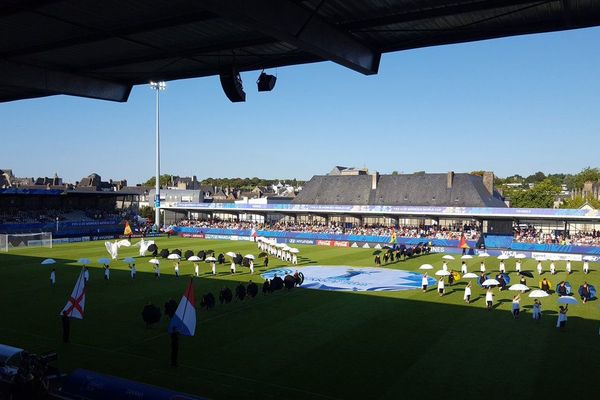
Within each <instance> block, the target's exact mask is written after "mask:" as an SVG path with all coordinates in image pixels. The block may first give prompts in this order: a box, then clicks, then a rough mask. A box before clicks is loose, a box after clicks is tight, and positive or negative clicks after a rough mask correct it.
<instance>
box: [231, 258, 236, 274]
mask: <svg viewBox="0 0 600 400" xmlns="http://www.w3.org/2000/svg"><path fill="white" fill-rule="evenodd" d="M230 270H231V273H232V274H235V261H234V260H231V267H230Z"/></svg>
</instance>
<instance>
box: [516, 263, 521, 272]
mask: <svg viewBox="0 0 600 400" xmlns="http://www.w3.org/2000/svg"><path fill="white" fill-rule="evenodd" d="M515 269H516V270H517V272H521V261H520V260H517V262H516V263H515Z"/></svg>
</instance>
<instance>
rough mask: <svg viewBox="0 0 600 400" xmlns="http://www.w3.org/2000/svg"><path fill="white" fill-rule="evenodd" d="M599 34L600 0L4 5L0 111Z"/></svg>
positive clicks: (141, 0)
mask: <svg viewBox="0 0 600 400" xmlns="http://www.w3.org/2000/svg"><path fill="white" fill-rule="evenodd" d="M596 25H600V2H598V1H597V0H548V1H543V0H541V1H531V0H528V1H525V0H485V1H483V0H422V1H405V0H306V1H303V0H203V1H198V0H128V1H122V0H103V1H97V0H3V1H2V2H1V3H0V35H1V37H2V40H1V41H0V54H1V56H0V101H11V100H18V99H27V98H34V97H43V96H50V95H57V94H67V95H73V96H82V97H90V98H96V99H104V100H113V101H127V99H128V97H129V94H130V92H131V88H132V86H133V85H138V84H144V83H147V82H149V81H151V80H175V79H184V78H194V77H202V76H211V75H217V74H219V72H220V71H222V70H223V69H225V68H231V67H232V66H235V68H237V69H238V70H239V71H251V70H261V69H264V68H272V67H279V66H286V65H295V64H303V63H311V62H319V61H333V62H335V63H338V64H340V65H342V66H344V67H347V68H350V69H352V70H355V71H357V72H360V73H363V74H367V75H370V74H376V73H377V71H378V68H379V61H380V57H381V54H382V53H385V52H392V51H401V50H408V49H414V48H419V47H426V46H436V45H443V44H450V43H461V42H468V41H475V40H484V39H490V38H498V37H505V36H512V35H521V34H529V33H539V32H549V31H559V30H566V29H576V28H584V27H590V26H596Z"/></svg>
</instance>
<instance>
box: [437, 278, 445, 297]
mask: <svg viewBox="0 0 600 400" xmlns="http://www.w3.org/2000/svg"><path fill="white" fill-rule="evenodd" d="M437 289H438V293H439V294H440V296H443V295H444V292H445V289H444V277H443V276H442V277H441V278H440V280H439V281H438V284H437Z"/></svg>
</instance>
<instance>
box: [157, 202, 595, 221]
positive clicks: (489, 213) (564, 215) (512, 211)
mask: <svg viewBox="0 0 600 400" xmlns="http://www.w3.org/2000/svg"><path fill="white" fill-rule="evenodd" d="M161 208H162V209H168V210H182V211H191V212H197V213H233V214H259V215H260V214H263V215H264V214H284V215H311V214H312V215H350V216H352V215H353V216H362V217H366V216H371V217H382V216H386V217H390V216H394V217H404V218H409V217H419V218H424V217H429V218H442V219H481V220H492V219H495V220H515V221H530V220H548V221H570V222H600V210H582V209H553V208H508V207H506V208H505V207H450V206H448V207H440V206H374V205H370V206H365V205H321V204H290V203H288V204H236V203H186V202H181V203H171V202H165V203H163V204H162V205H161Z"/></svg>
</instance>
